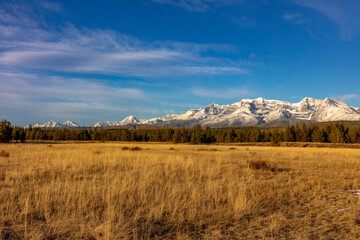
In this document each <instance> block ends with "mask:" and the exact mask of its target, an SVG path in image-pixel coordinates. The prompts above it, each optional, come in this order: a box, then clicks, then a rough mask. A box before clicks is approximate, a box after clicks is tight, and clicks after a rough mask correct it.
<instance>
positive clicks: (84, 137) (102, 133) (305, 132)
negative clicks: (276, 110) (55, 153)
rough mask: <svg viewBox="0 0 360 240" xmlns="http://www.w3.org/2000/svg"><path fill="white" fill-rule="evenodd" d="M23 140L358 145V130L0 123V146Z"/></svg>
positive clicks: (341, 127) (339, 126) (337, 125)
mask: <svg viewBox="0 0 360 240" xmlns="http://www.w3.org/2000/svg"><path fill="white" fill-rule="evenodd" d="M27 140H58V141H62V140H63V141H68V140H78V141H92V140H94V141H136V142H174V143H192V144H199V143H230V142H273V143H280V142H323V143H360V127H355V126H347V125H345V124H344V123H331V124H327V125H324V126H321V125H319V124H311V125H305V124H303V125H301V126H300V125H298V124H296V125H292V126H287V127H285V128H284V127H283V128H259V127H241V128H235V127H230V128H210V127H205V128H202V127H201V126H200V125H196V126H194V127H192V128H158V129H126V128H125V129H98V128H89V129H76V130H71V129H52V130H45V129H40V128H31V127H30V128H27V129H24V128H22V127H17V126H12V125H11V123H10V122H9V121H6V120H2V121H1V123H0V142H10V141H16V142H25V141H27Z"/></svg>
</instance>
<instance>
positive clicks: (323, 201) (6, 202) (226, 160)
mask: <svg viewBox="0 0 360 240" xmlns="http://www.w3.org/2000/svg"><path fill="white" fill-rule="evenodd" d="M1 151H3V152H2V154H1ZM6 153H8V155H7V154H6ZM359 174H360V150H359V149H341V148H336V149H335V148H295V147H246V146H225V145H223V146H218V145H180V144H177V145H171V144H140V143H136V144H135V143H89V144H85V143H83V144H79V143H78V144H75V143H72V144H52V145H49V144H2V145H0V232H1V236H0V238H2V239H24V238H26V239H64V238H69V239H150V238H151V239H199V238H202V239H358V238H360V208H359V204H358V198H357V197H358V194H356V193H357V192H352V191H347V190H357V189H360V175H359ZM359 196H360V195H359Z"/></svg>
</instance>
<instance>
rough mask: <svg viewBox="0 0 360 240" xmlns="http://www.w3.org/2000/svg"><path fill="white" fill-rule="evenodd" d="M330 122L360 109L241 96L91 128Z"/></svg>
mask: <svg viewBox="0 0 360 240" xmlns="http://www.w3.org/2000/svg"><path fill="white" fill-rule="evenodd" d="M330 121H360V108H356V107H351V106H349V105H347V104H346V103H344V102H342V101H341V100H340V99H329V98H325V99H324V100H320V99H314V98H309V97H306V98H304V99H303V100H302V101H300V102H298V103H290V102H285V101H279V100H266V99H263V98H256V99H242V100H241V101H240V102H236V103H233V104H230V105H218V104H214V103H213V104H210V105H208V106H207V107H205V108H200V109H190V110H188V111H186V112H184V113H182V114H172V115H165V116H162V117H156V118H151V119H139V118H137V117H135V116H133V115H131V116H128V117H126V118H125V119H123V120H122V121H120V122H110V121H105V122H97V123H95V124H93V125H91V126H89V127H98V128H99V127H103V128H115V127H126V126H133V125H144V126H157V127H165V126H167V127H182V126H188V127H190V126H193V125H195V124H200V125H202V126H210V127H231V126H283V125H288V124H295V123H303V122H304V123H316V122H330ZM33 127H39V128H79V127H80V126H79V124H77V123H74V122H71V121H67V122H65V123H63V124H60V123H57V122H55V121H50V122H47V123H44V124H41V125H40V124H35V125H34V126H33Z"/></svg>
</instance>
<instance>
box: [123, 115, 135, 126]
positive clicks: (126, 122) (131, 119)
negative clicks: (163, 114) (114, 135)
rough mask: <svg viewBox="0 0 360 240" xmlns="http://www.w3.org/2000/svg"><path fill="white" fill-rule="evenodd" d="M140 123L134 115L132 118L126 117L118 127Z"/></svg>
mask: <svg viewBox="0 0 360 240" xmlns="http://www.w3.org/2000/svg"><path fill="white" fill-rule="evenodd" d="M138 123H140V120H139V119H138V118H137V117H135V116H134V115H131V116H128V117H126V118H125V119H124V120H122V121H121V122H119V124H118V125H121V126H124V125H128V124H138Z"/></svg>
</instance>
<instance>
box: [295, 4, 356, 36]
mask: <svg viewBox="0 0 360 240" xmlns="http://www.w3.org/2000/svg"><path fill="white" fill-rule="evenodd" d="M293 3H294V4H296V5H299V6H303V7H307V8H311V9H313V10H315V11H318V12H319V13H321V14H323V15H325V16H326V17H328V18H329V19H331V20H332V21H333V22H334V23H335V24H336V25H337V26H338V27H339V28H340V35H341V37H342V39H344V40H352V38H353V37H354V35H356V34H359V32H360V21H359V10H360V2H359V1H347V2H346V3H345V2H344V1H341V0H326V1H318V0H293Z"/></svg>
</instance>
